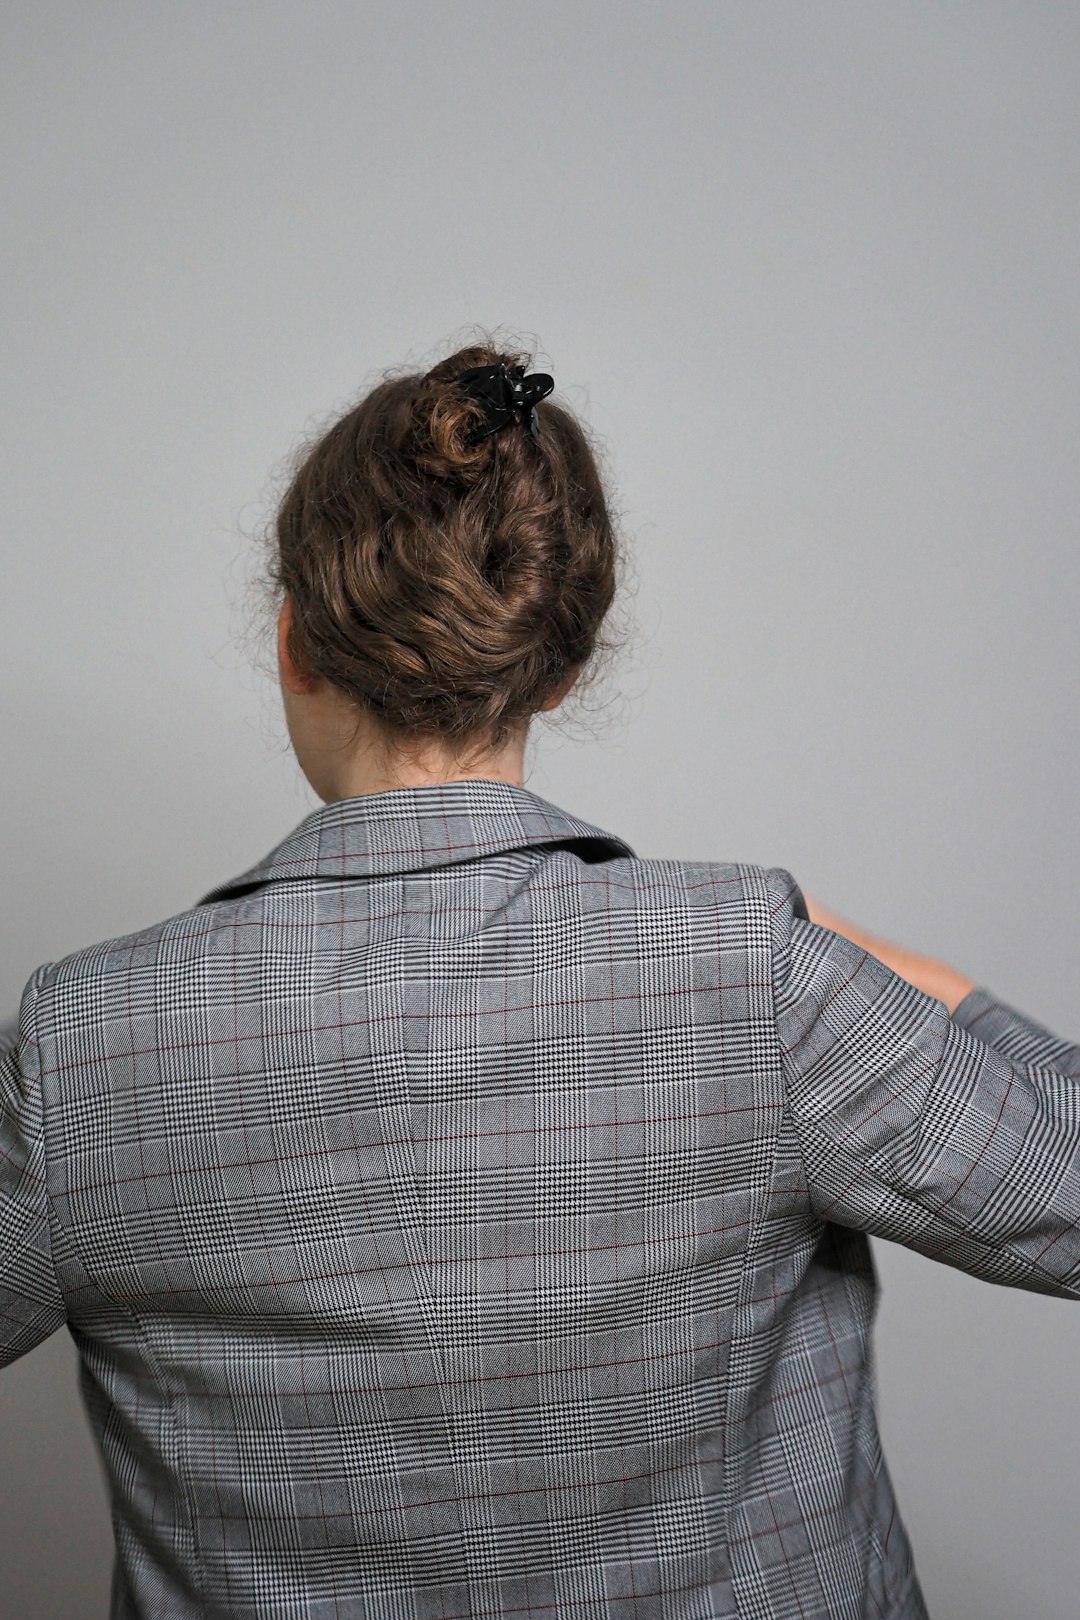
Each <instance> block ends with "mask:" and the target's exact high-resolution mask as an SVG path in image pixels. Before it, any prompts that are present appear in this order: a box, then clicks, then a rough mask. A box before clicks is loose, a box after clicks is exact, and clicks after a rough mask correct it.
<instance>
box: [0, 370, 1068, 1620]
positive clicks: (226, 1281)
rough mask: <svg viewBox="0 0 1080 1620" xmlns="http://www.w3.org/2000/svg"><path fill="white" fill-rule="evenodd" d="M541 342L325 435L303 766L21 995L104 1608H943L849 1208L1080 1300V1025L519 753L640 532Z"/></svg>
mask: <svg viewBox="0 0 1080 1620" xmlns="http://www.w3.org/2000/svg"><path fill="white" fill-rule="evenodd" d="M551 387H552V379H551V378H550V377H548V376H547V375H546V374H543V373H534V374H531V375H526V373H525V369H524V366H523V365H520V364H518V363H516V361H515V359H514V357H513V356H511V355H503V354H500V353H499V352H498V351H496V350H493V349H490V348H484V347H482V346H481V347H479V348H473V349H469V350H465V351H460V352H459V353H458V354H456V355H453V356H451V357H450V358H449V359H448V360H446V361H444V362H441V363H440V364H439V365H438V366H436V367H434V368H432V370H431V371H430V372H428V373H425V374H424V375H423V376H419V375H406V376H402V377H397V378H390V379H387V380H386V381H384V382H383V383H381V384H380V385H378V386H377V387H376V388H375V389H373V390H372V391H371V392H370V393H369V394H368V395H367V396H365V398H364V399H362V400H361V401H360V402H359V404H358V405H356V406H355V407H354V408H353V409H351V410H350V411H349V412H347V413H346V415H345V416H344V417H342V418H341V419H340V420H338V421H336V422H335V423H333V424H332V425H331V427H330V428H329V429H328V430H327V431H326V432H325V433H324V434H323V435H322V436H321V437H320V438H319V439H318V440H317V442H316V443H315V444H314V445H313V446H311V447H310V449H309V450H307V451H306V452H305V454H304V456H303V459H302V460H301V462H300V464H299V465H298V467H297V469H296V471H295V474H294V477H293V479H292V482H291V484H290V486H289V489H288V491H287V493H286V495H285V497H284V499H283V501H282V503H281V506H280V509H279V512H278V515H277V518H276V521H275V525H274V532H273V548H272V566H271V580H272V584H273V587H274V590H273V596H274V609H275V615H276V620H277V638H278V669H279V674H280V678H281V688H282V696H283V701H284V706H285V715H286V720H287V724H288V728H289V734H290V738H291V740H292V742H293V745H294V748H295V750H296V753H297V758H298V760H299V762H300V765H301V767H302V769H303V771H304V774H305V775H306V777H307V779H308V781H309V783H310V784H311V786H312V787H313V788H314V789H315V791H316V793H317V794H318V796H319V797H320V798H321V799H322V800H323V801H324V803H323V808H321V809H318V810H316V811H313V812H312V814H311V815H310V816H308V817H307V818H306V819H305V820H304V821H303V822H302V823H301V825H300V826H299V827H297V828H296V829H295V830H294V831H293V832H292V833H291V834H290V835H289V836H288V837H287V838H286V839H285V840H284V841H283V842H282V844H281V845H279V846H278V848H277V849H276V850H275V851H274V852H272V854H271V855H270V856H269V857H268V859H267V860H266V861H264V862H263V863H261V865H260V866H259V867H256V868H254V869H253V870H252V871H250V872H248V873H246V874H244V875H243V876H242V877H241V878H238V879H237V880H235V881H234V882H232V883H228V884H225V885H223V886H222V887H221V888H219V889H217V890H214V891H212V893H210V894H209V895H207V896H205V897H204V899H203V901H202V902H200V903H199V904H198V905H196V906H194V907H193V908H192V909H190V910H188V911H185V912H184V913H182V914H180V915H178V916H175V917H172V918H170V919H168V920H167V921H165V922H162V923H159V924H157V925H156V926H154V927H150V928H147V929H144V930H143V931H141V932H139V933H135V934H130V935H127V936H125V937H124V938H120V939H112V940H106V941H103V942H101V943H100V944H97V945H93V946H90V947H88V948H86V949H84V950H81V951H79V952H76V953H75V954H73V955H71V956H68V957H65V958H63V959H62V960H60V961H57V962H54V963H47V964H45V965H44V966H43V967H41V968H39V969H38V971H37V972H36V973H35V974H34V975H33V977H32V979H31V980H30V983H29V985H28V987H27V989H26V992H25V993H24V996H23V1000H22V1006H21V1012H20V1024H19V1028H18V1030H15V1029H14V1028H12V1029H10V1030H8V1031H6V1032H5V1037H4V1042H3V1045H2V1048H0V1060H2V1061H0V1361H10V1360H12V1359H14V1358H15V1357H16V1356H18V1355H20V1354H22V1353H23V1352H25V1351H27V1350H29V1349H31V1348H32V1347H33V1346H34V1345H35V1344H37V1343H38V1342H40V1341H41V1340H42V1339H43V1338H45V1337H46V1336H47V1335H48V1334H49V1333H51V1332H53V1331H54V1330H56V1329H57V1328H59V1327H60V1326H62V1325H64V1324H65V1323H66V1324H67V1325H68V1326H69V1327H70V1328H71V1330H72V1332H73V1334H74V1336H75V1339H76V1342H77V1345H78V1348H79V1351H80V1355H81V1358H82V1369H83V1382H84V1390H85V1394H86V1397H87V1403H88V1407H89V1411H90V1415H91V1418H92V1421H93V1423H94V1426H95V1430H96V1432H97V1435H98V1438H99V1440H100V1444H101V1448H102V1452H103V1455H104V1458H105V1461H106V1465H107V1469H108V1472H109V1479H110V1484H111V1490H112V1497H113V1507H114V1522H115V1527H116V1537H117V1546H118V1562H117V1576H116V1583H115V1589H114V1604H113V1613H114V1616H115V1620H135V1617H136V1616H142V1617H148V1616H150V1615H153V1616H155V1617H156V1620H194V1617H195V1616H200V1617H202V1616H215V1617H221V1620H224V1617H232V1616H236V1617H242V1620H264V1617H265V1620H271V1617H275V1616H276V1617H281V1620H284V1617H289V1620H292V1617H301V1616H302V1617H304V1620H330V1617H331V1616H334V1617H338V1620H361V1617H362V1620H400V1617H403V1616H408V1617H409V1620H417V1617H431V1620H435V1617H438V1620H465V1617H466V1616H469V1617H471V1616H474V1615H477V1616H478V1615H491V1616H508V1617H509V1616H516V1615H519V1614H524V1613H534V1614H538V1615H540V1616H542V1617H544V1620H570V1617H571V1616H573V1617H574V1620H580V1617H582V1616H585V1617H592V1620H645V1617H650V1616H656V1617H663V1620H737V1617H738V1620H750V1617H754V1620H764V1617H768V1620H871V1617H877V1620H923V1617H924V1615H925V1609H924V1605H923V1601H922V1597H921V1595H920V1592H919V1587H918V1583H917V1580H916V1577H915V1573H914V1569H913V1564H912V1558H911V1552H910V1548H909V1545H908V1540H907V1537H906V1535H905V1532H904V1529H903V1525H902V1522H901V1519H900V1517H899V1516H898V1514H897V1511H896V1505H895V1503H894V1501H893V1494H892V1490H891V1486H890V1482H889V1478H888V1474H887V1472H886V1469H885V1465H884V1463H883V1460H882V1456H881V1450H880V1446H879V1443H878V1436H877V1428H876V1423H875V1417H874V1408H873V1372H872V1367H873V1364H872V1355H871V1344H870V1333H871V1327H872V1319H873V1314H874V1306H875V1297H876V1279H875V1275H874V1268H873V1265H872V1261H871V1256H870V1252H869V1247H868V1243H867V1236H866V1234H868V1233H869V1234H877V1235H879V1236H882V1237H885V1238H890V1239H893V1240H895V1241H898V1242H901V1243H905V1244H907V1245H908V1246H909V1247H911V1248H914V1249H917V1250H920V1251H921V1252H922V1253H924V1254H927V1255H931V1256H933V1257H934V1258H936V1259H940V1260H944V1261H945V1262H947V1263H949V1264H952V1265H956V1266H959V1267H961V1268H963V1269H965V1270H967V1271H969V1272H972V1273H973V1274H975V1275H977V1276H981V1277H984V1278H987V1279H988V1280H991V1281H995V1282H999V1283H1005V1284H1009V1285H1012V1286H1016V1287H1021V1288H1028V1289H1032V1290H1039V1291H1042V1292H1047V1293H1054V1294H1058V1295H1060V1296H1062V1297H1068V1298H1072V1299H1076V1298H1078V1297H1080V1230H1078V1225H1077V1211H1078V1210H1080V1108H1078V1104H1077V1098H1078V1091H1077V1076H1078V1075H1080V1049H1078V1048H1076V1047H1074V1046H1072V1045H1071V1044H1070V1043H1068V1042H1066V1041H1063V1040H1060V1039H1059V1038H1058V1037H1056V1036H1054V1035H1052V1034H1050V1032H1049V1031H1046V1030H1044V1029H1041V1028H1040V1027H1039V1026H1038V1025H1035V1024H1033V1023H1031V1022H1030V1021H1029V1020H1027V1019H1025V1018H1023V1017H1022V1015H1020V1014H1019V1013H1017V1012H1016V1011H1015V1010H1014V1009H1012V1008H1009V1007H1007V1006H1006V1005H1005V1004H1003V1003H1001V1002H999V1001H998V1000H997V999H996V998H995V997H993V996H992V995H991V994H990V993H989V992H988V991H985V990H981V989H978V988H976V987H974V985H972V984H971V983H970V981H961V982H962V985H963V988H962V990H961V991H960V993H959V995H958V996H957V997H956V998H955V1000H954V999H953V998H952V997H951V996H950V1000H949V1003H948V1004H946V1002H945V1001H944V1000H939V999H937V994H936V991H934V993H927V991H926V990H925V989H924V988H920V987H919V985H918V983H917V982H915V981H914V980H912V981H909V980H908V978H907V977H906V975H905V976H900V975H898V973H896V972H893V971H892V969H891V968H890V967H889V966H887V965H886V964H885V963H884V962H883V961H881V960H879V959H878V956H877V955H876V954H875V951H874V949H873V947H872V946H871V947H870V948H864V946H863V944H860V943H859V942H858V941H857V940H856V939H854V938H852V939H848V938H845V937H844V934H843V931H842V930H835V931H834V930H833V929H832V928H830V927H828V926H824V927H823V926H820V925H819V924H818V923H816V922H812V921H811V920H810V917H809V913H808V910H807V907H806V905H805V903H804V897H803V896H802V894H801V892H800V890H799V888H798V885H797V884H796V882H795V879H794V878H793V877H792V875H791V874H790V873H789V872H788V871H786V870H785V869H783V868H780V867H771V868H765V867H761V866H755V865H750V864H745V863H744V864H740V863H736V862H723V861H717V862H713V863H710V862H696V863H691V862H679V861H674V860H664V861H655V860H647V859H639V858H638V857H637V856H636V855H635V853H634V852H633V851H632V850H631V849H630V848H629V847H628V846H627V845H626V844H625V843H624V842H623V841H622V840H621V839H620V838H618V837H617V836H615V835H613V834H609V833H605V832H603V831H601V830H600V829H598V828H595V827H592V826H590V825H588V824H587V823H585V822H582V821H580V820H578V819H577V818H575V817H574V816H572V815H570V814H568V813H567V812H565V811H563V810H561V809H559V808H558V807H557V806H555V805H552V804H549V803H547V802H546V801H544V800H543V799H540V798H539V797H537V795H535V794H533V793H531V792H530V791H529V790H528V789H527V788H526V787H525V786H524V765H523V758H524V748H525V739H526V735H527V731H528V726H529V725H530V723H531V721H532V719H533V717H534V716H535V715H537V714H539V713H541V712H543V711H545V710H549V709H552V708H554V707H556V706H558V704H559V703H561V702H562V701H563V699H564V698H565V697H566V695H567V693H568V692H569V691H570V690H571V688H576V687H580V685H581V683H582V680H583V679H584V678H585V675H586V673H587V672H588V671H589V669H590V668H591V667H592V660H593V657H594V654H595V653H596V651H597V650H598V649H601V648H602V647H603V646H604V641H603V636H602V626H603V625H604V623H605V616H606V615H607V613H608V610H609V607H610V605H611V602H612V597H613V593H614V590H615V582H616V574H617V568H616V563H617V553H616V544H615V530H614V526H613V524H612V522H611V519H610V515H609V512H608V509H607V506H606V503H605V496H604V490H603V485H602V481H601V478H600V474H599V471H598V468H597V466H596V463H595V461H594V459H593V455H592V451H591V449H590V446H589V443H588V440H587V438H586V436H585V434H584V432H583V430H582V428H581V426H580V424H578V423H577V422H576V421H575V419H574V418H573V417H572V416H571V414H570V413H569V412H567V411H566V410H565V409H563V408H562V407H561V406H557V405H555V404H554V403H550V402H549V401H548V397H547V396H548V394H549V393H550V391H551ZM864 943H865V942H864ZM944 971H945V973H946V974H948V973H949V972H950V970H948V969H945V970H944ZM957 1003H958V1004H957ZM950 1009H951V1010H952V1013H953V1016H951V1017H950ZM977 1035H978V1036H981V1037H982V1038H981V1039H979V1038H976V1037H977Z"/></svg>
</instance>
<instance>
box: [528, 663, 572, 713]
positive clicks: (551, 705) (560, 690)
mask: <svg viewBox="0 0 1080 1620" xmlns="http://www.w3.org/2000/svg"><path fill="white" fill-rule="evenodd" d="M580 673H581V667H580V665H579V666H578V667H577V668H576V669H572V670H571V671H570V673H569V675H568V676H567V677H566V679H565V680H563V681H562V682H560V684H559V685H558V686H557V687H556V688H555V690H554V692H552V693H551V695H550V697H546V698H545V699H544V701H543V703H541V705H540V708H539V711H538V712H539V713H540V714H546V713H547V711H548V709H557V708H558V707H559V704H560V703H561V702H562V700H563V698H564V697H566V695H567V693H568V692H569V691H570V688H571V687H572V686H573V684H574V682H575V681H576V680H577V678H578V676H579V675H580Z"/></svg>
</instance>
